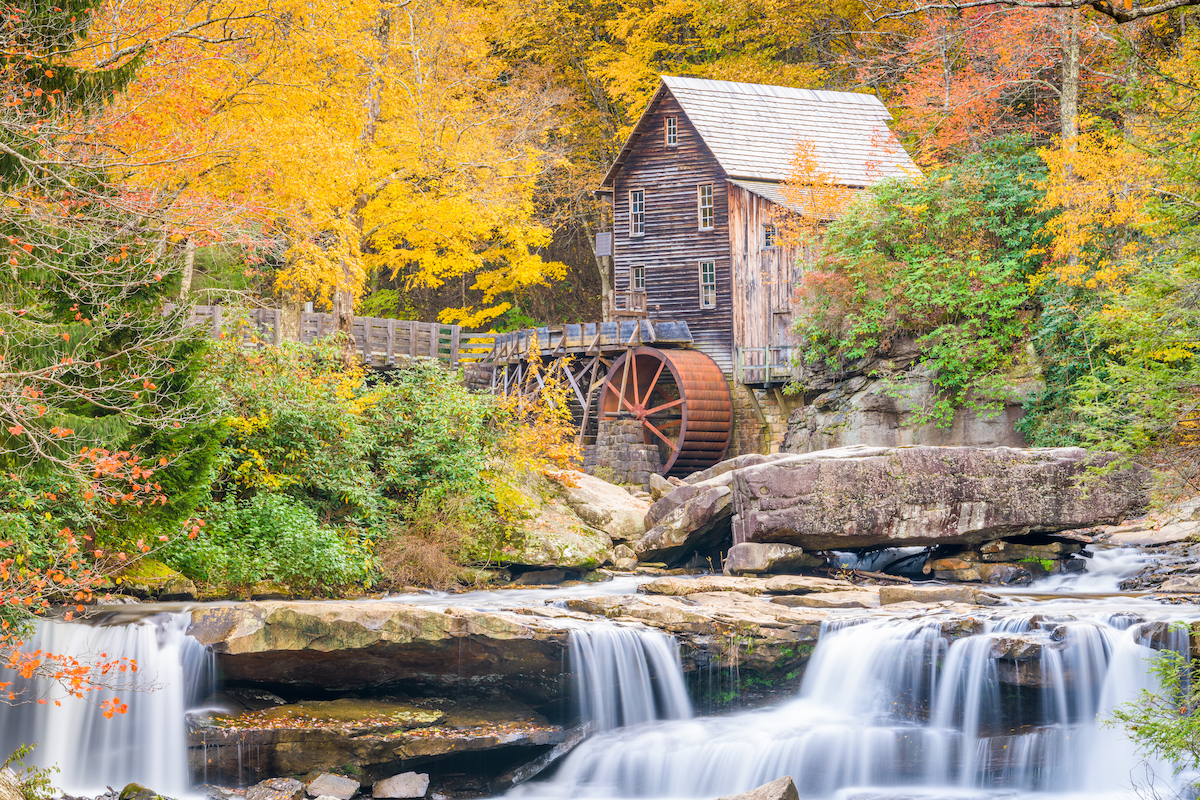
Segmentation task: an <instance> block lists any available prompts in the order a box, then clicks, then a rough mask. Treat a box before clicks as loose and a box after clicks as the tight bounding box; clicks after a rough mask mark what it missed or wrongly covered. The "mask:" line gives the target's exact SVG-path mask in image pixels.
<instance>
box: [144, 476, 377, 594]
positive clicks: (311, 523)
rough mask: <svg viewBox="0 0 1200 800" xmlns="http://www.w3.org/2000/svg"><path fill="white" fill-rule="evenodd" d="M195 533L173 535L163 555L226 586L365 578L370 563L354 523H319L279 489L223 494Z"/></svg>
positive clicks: (311, 584)
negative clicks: (246, 495) (243, 496)
mask: <svg viewBox="0 0 1200 800" xmlns="http://www.w3.org/2000/svg"><path fill="white" fill-rule="evenodd" d="M212 512H213V513H211V515H210V517H211V518H210V520H208V524H207V525H206V526H205V527H204V528H203V529H202V530H201V531H200V533H198V534H196V535H195V536H194V538H178V539H176V540H175V541H173V542H172V543H171V544H170V545H169V546H168V548H167V550H166V551H165V553H164V560H166V561H167V562H168V563H170V564H171V565H172V566H174V567H175V568H176V569H179V570H180V571H182V572H184V574H186V575H189V576H192V577H195V578H199V579H201V580H203V581H206V582H209V583H212V584H219V585H225V586H241V587H244V586H252V585H253V584H255V583H258V582H259V581H264V580H270V581H277V582H280V583H285V584H287V585H289V586H291V587H293V588H304V589H311V590H314V591H317V592H320V591H324V590H336V589H338V588H341V587H343V586H346V585H348V584H352V583H362V582H366V581H367V580H368V578H369V575H370V571H371V568H372V565H373V559H372V557H371V554H370V548H369V545H368V543H367V542H365V541H363V540H362V539H361V538H359V537H358V536H356V535H355V533H354V531H353V529H348V530H346V531H344V532H339V531H338V530H335V529H333V528H330V527H328V526H325V525H322V524H321V522H320V520H319V519H317V515H316V514H315V513H314V512H313V510H312V509H311V508H309V507H308V506H306V505H304V504H303V503H301V502H299V501H297V500H295V499H294V498H291V497H289V496H287V495H284V494H276V493H264V494H256V495H254V496H253V497H252V498H250V499H249V500H237V499H235V498H229V499H227V500H226V501H225V502H224V503H221V504H219V505H217V506H216V507H215V508H214V509H212Z"/></svg>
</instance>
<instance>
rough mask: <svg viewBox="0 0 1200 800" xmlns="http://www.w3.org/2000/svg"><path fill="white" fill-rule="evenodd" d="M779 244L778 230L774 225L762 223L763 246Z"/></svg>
mask: <svg viewBox="0 0 1200 800" xmlns="http://www.w3.org/2000/svg"><path fill="white" fill-rule="evenodd" d="M777 244H779V231H777V230H775V226H774V225H763V247H775V246H776V245H777Z"/></svg>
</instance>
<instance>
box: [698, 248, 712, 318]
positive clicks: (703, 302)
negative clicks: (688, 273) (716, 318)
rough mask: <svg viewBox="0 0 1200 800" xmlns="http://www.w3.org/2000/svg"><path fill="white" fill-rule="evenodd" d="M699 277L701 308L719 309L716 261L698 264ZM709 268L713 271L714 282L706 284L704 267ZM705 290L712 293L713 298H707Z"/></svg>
mask: <svg viewBox="0 0 1200 800" xmlns="http://www.w3.org/2000/svg"><path fill="white" fill-rule="evenodd" d="M697 265H698V271H699V277H700V308H701V309H702V310H709V309H714V308H716V307H717V262H716V261H712V260H709V261H699V262H697ZM706 265H707V266H708V267H709V268H710V270H711V274H712V280H711V281H710V282H706V281H705V280H704V267H705V266H706ZM705 289H708V290H710V291H711V297H710V298H708V299H706V298H705V294H706V292H705Z"/></svg>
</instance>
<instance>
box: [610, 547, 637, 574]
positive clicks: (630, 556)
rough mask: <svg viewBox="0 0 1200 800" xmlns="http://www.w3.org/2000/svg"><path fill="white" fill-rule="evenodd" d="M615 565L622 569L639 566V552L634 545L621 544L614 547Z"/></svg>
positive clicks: (613, 558)
mask: <svg viewBox="0 0 1200 800" xmlns="http://www.w3.org/2000/svg"><path fill="white" fill-rule="evenodd" d="M612 560H613V567H615V568H616V569H620V570H631V569H634V568H636V567H637V563H638V561H637V553H635V552H633V548H632V547H627V546H626V545H623V544H619V545H617V546H616V547H614V548H613V554H612Z"/></svg>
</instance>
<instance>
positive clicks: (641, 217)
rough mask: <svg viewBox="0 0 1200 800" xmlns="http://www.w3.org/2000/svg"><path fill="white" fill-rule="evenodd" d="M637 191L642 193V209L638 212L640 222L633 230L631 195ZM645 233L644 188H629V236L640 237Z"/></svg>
mask: <svg viewBox="0 0 1200 800" xmlns="http://www.w3.org/2000/svg"><path fill="white" fill-rule="evenodd" d="M635 192H639V193H641V195H642V210H641V211H640V212H639V214H638V222H639V223H640V226H639V230H634V226H633V195H634V193H635ZM645 235H646V190H645V189H630V190H629V238H631V239H640V238H642V237H643V236H645Z"/></svg>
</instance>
